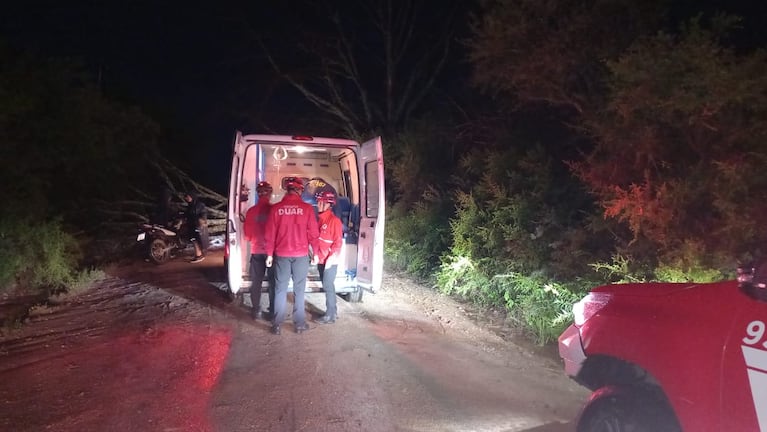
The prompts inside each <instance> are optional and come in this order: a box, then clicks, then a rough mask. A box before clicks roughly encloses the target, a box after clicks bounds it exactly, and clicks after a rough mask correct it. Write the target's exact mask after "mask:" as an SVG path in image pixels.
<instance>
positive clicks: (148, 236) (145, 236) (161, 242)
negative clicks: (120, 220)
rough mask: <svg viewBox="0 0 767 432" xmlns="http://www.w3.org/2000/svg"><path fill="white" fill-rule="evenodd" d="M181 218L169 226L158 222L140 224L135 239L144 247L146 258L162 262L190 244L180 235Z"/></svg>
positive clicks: (158, 262) (168, 259)
mask: <svg viewBox="0 0 767 432" xmlns="http://www.w3.org/2000/svg"><path fill="white" fill-rule="evenodd" d="M183 224H184V222H183V219H182V218H179V219H176V220H174V221H173V222H171V223H170V224H169V226H164V225H158V224H142V225H141V228H142V232H140V233H139V234H138V236H137V237H136V241H137V242H139V243H143V245H144V247H146V252H147V258H148V260H150V261H152V262H154V263H155V264H164V263H166V262H168V261H170V260H171V259H173V258H175V257H176V255H177V254H178V253H180V252H182V251H184V250H185V249H186V248H187V247H189V246H191V242H190V241H189V240H187V239H186V238H185V236H184V235H182V232H183V231H182V229H183Z"/></svg>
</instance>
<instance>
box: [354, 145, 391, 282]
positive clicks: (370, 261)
mask: <svg viewBox="0 0 767 432" xmlns="http://www.w3.org/2000/svg"><path fill="white" fill-rule="evenodd" d="M358 160H359V173H360V177H361V186H362V187H361V192H360V198H361V199H360V232H359V250H358V252H357V254H358V255H357V282H358V283H359V285H360V287H363V288H367V289H370V290H373V291H375V290H377V289H379V288H380V287H381V281H382V279H383V243H384V222H385V189H384V166H383V150H382V145H381V137H378V138H375V139H372V140H370V141H368V142H366V143H364V144H362V147H361V151H360V158H359V159H358ZM358 296H359V297H361V291H360V293H359V294H358Z"/></svg>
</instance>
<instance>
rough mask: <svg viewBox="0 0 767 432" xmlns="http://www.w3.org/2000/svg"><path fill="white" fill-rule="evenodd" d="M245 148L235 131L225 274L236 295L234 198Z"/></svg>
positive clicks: (238, 243) (238, 263)
mask: <svg viewBox="0 0 767 432" xmlns="http://www.w3.org/2000/svg"><path fill="white" fill-rule="evenodd" d="M244 156H245V147H244V144H243V140H242V133H240V131H237V134H236V135H235V136H234V145H233V148H232V171H231V178H230V179H229V203H228V205H227V211H226V245H225V258H226V273H227V282H228V283H229V291H230V292H231V293H232V294H237V293H238V292H239V291H240V288H241V286H242V244H243V241H242V233H241V231H242V223H241V221H240V217H239V215H238V214H239V213H238V211H237V199H236V197H237V196H238V194H239V191H240V183H241V179H240V177H242V166H241V164H242V160H243V157H244Z"/></svg>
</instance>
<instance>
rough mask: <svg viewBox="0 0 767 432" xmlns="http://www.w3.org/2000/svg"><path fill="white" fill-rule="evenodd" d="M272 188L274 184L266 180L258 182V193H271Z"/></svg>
mask: <svg viewBox="0 0 767 432" xmlns="http://www.w3.org/2000/svg"><path fill="white" fill-rule="evenodd" d="M272 190H273V189H272V185H270V184H269V182H266V181H262V182H258V184H257V185H256V193H257V194H259V195H271V194H272Z"/></svg>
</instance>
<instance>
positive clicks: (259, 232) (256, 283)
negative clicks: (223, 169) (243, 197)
mask: <svg viewBox="0 0 767 432" xmlns="http://www.w3.org/2000/svg"><path fill="white" fill-rule="evenodd" d="M272 191H273V189H272V185H270V184H269V182H265V181H262V182H259V183H258V185H256V195H257V196H258V201H256V205H254V206H253V207H251V208H249V209H248V212H247V213H245V226H244V228H245V239H246V240H248V241H249V242H250V280H251V282H252V285H251V286H250V301H251V303H252V304H253V308H252V309H251V316H252V317H253V319H259V318H266V319H272V316H273V315H274V274H273V272H272V268H271V267H267V266H266V221H267V220H268V219H269V210H271V208H272V204H271V202H269V200H270V199H271V197H272ZM264 274H266V279H267V281H268V282H269V288H268V291H267V292H268V294H269V312H267V315H266V316H264V314H263V312H261V284H262V282H263V281H264Z"/></svg>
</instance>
